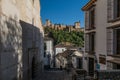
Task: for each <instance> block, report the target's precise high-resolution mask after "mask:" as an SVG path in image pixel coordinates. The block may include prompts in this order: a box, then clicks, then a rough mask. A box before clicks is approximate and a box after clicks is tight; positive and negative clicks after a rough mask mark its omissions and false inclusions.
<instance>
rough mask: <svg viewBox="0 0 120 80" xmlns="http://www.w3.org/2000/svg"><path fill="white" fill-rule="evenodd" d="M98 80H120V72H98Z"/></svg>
mask: <svg viewBox="0 0 120 80" xmlns="http://www.w3.org/2000/svg"><path fill="white" fill-rule="evenodd" d="M96 78H97V80H120V70H97V71H96Z"/></svg>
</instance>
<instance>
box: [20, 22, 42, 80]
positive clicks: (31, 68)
mask: <svg viewBox="0 0 120 80" xmlns="http://www.w3.org/2000/svg"><path fill="white" fill-rule="evenodd" d="M20 25H21V27H22V41H23V42H22V48H23V71H24V72H23V74H24V75H23V78H24V80H27V79H28V80H30V78H35V77H37V74H39V72H40V71H41V69H42V66H43V65H42V56H43V55H42V54H43V53H41V52H42V51H41V50H42V48H43V35H42V33H40V29H39V28H37V27H36V26H34V25H32V24H29V23H26V22H24V21H22V20H20Z"/></svg>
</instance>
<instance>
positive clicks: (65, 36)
mask: <svg viewBox="0 0 120 80" xmlns="http://www.w3.org/2000/svg"><path fill="white" fill-rule="evenodd" d="M44 31H45V34H47V36H48V37H51V38H53V39H54V44H55V45H57V44H59V43H61V42H70V43H73V44H75V45H76V46H78V47H82V46H84V32H83V31H79V32H77V31H70V32H69V31H64V30H54V29H51V28H48V27H45V28H44Z"/></svg>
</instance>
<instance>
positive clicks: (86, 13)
mask: <svg viewBox="0 0 120 80" xmlns="http://www.w3.org/2000/svg"><path fill="white" fill-rule="evenodd" d="M85 29H89V11H86V12H85Z"/></svg>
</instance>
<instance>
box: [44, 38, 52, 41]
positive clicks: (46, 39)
mask: <svg viewBox="0 0 120 80" xmlns="http://www.w3.org/2000/svg"><path fill="white" fill-rule="evenodd" d="M44 40H45V41H48V40H51V41H53V39H52V38H50V37H45V38H44Z"/></svg>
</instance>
